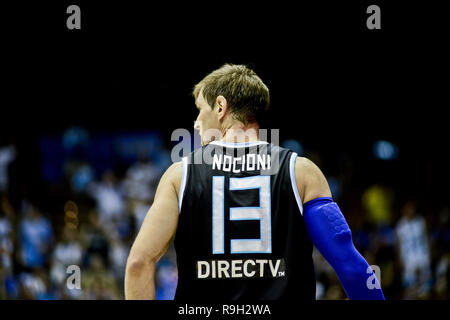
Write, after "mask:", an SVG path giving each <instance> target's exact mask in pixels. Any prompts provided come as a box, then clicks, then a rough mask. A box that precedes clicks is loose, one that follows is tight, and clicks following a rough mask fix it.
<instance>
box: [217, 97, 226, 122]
mask: <svg viewBox="0 0 450 320" xmlns="http://www.w3.org/2000/svg"><path fill="white" fill-rule="evenodd" d="M216 104H217V107H216V108H217V109H216V112H217V115H218V117H219V120H222V119H223V117H224V116H225V115H226V113H227V111H228V103H227V99H225V97H224V96H218V97H217V98H216Z"/></svg>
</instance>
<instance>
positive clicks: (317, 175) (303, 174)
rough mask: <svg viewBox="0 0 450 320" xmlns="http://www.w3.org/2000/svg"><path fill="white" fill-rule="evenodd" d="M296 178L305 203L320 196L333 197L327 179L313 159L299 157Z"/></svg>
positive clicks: (296, 162)
mask: <svg viewBox="0 0 450 320" xmlns="http://www.w3.org/2000/svg"><path fill="white" fill-rule="evenodd" d="M295 179H296V182H297V188H298V192H299V194H300V197H301V199H302V201H303V203H306V202H308V201H310V200H313V199H316V198H319V197H331V191H330V187H329V186H328V182H327V179H326V178H325V176H324V175H323V173H322V171H321V170H320V169H319V167H317V166H316V165H315V164H314V162H312V161H311V160H309V159H307V158H303V157H297V160H296V161H295Z"/></svg>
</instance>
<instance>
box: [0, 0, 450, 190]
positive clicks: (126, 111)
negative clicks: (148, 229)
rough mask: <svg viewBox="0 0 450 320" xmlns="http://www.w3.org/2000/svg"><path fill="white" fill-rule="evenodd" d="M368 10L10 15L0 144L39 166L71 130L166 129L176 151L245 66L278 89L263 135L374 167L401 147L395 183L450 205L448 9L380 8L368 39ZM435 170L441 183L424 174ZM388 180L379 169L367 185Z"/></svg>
mask: <svg viewBox="0 0 450 320" xmlns="http://www.w3.org/2000/svg"><path fill="white" fill-rule="evenodd" d="M69 4H78V5H80V7H81V20H82V29H81V30H68V29H67V28H66V19H67V17H68V14H66V13H65V11H66V8H67V6H68V5H69ZM369 4H372V3H371V2H370V3H369V2H360V3H357V4H355V3H347V2H345V1H339V2H331V1H330V2H323V1H321V2H316V1H314V2H313V1H307V2H302V3H299V4H296V3H293V2H272V3H261V2H257V1H249V2H243V1H241V2H235V1H232V2H230V1H217V2H214V4H211V3H208V2H195V3H194V2H193V3H186V2H182V3H176V2H167V3H165V4H162V3H158V4H153V3H152V4H150V3H147V4H142V3H137V2H136V3H125V2H117V1H95V3H93V2H87V1H75V2H67V1H62V2H60V1H58V2H45V3H44V2H39V3H36V2H33V3H24V2H22V3H21V4H20V5H18V4H17V5H9V6H6V7H5V8H4V10H2V11H3V14H2V15H3V17H2V23H4V24H5V26H6V29H5V28H4V29H3V31H4V35H5V37H4V40H3V45H2V47H3V50H2V51H3V52H4V53H6V54H5V55H4V58H3V61H4V70H3V72H2V73H3V75H2V76H3V78H4V80H5V81H4V82H3V85H2V89H3V90H2V91H3V101H4V102H3V103H2V117H1V118H2V121H1V130H2V139H8V138H5V137H9V138H10V137H11V136H12V137H14V139H15V141H16V143H19V144H25V145H27V149H28V150H29V151H30V155H29V156H30V157H31V158H33V152H34V151H32V150H33V148H32V147H33V145H34V144H33V141H35V139H38V138H39V136H40V135H42V134H58V133H60V132H61V131H62V130H64V128H66V127H68V126H69V125H74V124H75V125H81V126H84V127H86V128H87V129H89V130H90V131H94V132H95V131H117V130H148V129H150V128H151V129H161V131H162V132H163V133H164V134H165V135H166V139H165V140H166V141H168V140H169V139H170V134H171V132H172V131H173V130H174V129H176V128H191V126H192V124H193V120H194V119H195V117H196V110H195V108H194V104H193V99H192V96H191V89H192V87H193V86H194V85H195V84H196V83H197V82H198V81H199V80H201V78H202V77H203V76H205V75H206V74H207V73H209V72H210V71H212V70H214V69H216V68H218V67H219V66H221V65H222V64H223V63H226V62H231V63H244V64H247V65H249V66H250V67H252V68H253V69H254V70H255V71H256V72H257V73H258V74H259V75H260V76H261V78H262V79H263V80H264V81H265V82H266V83H267V85H268V86H269V88H270V90H271V96H272V106H271V110H270V112H269V114H268V116H267V120H268V121H266V122H265V123H264V124H263V127H265V128H279V129H280V134H281V140H284V139H288V138H296V139H301V141H302V142H303V143H305V144H307V145H312V146H314V148H315V149H317V150H320V151H321V152H324V153H327V154H329V155H333V153H335V152H337V151H343V150H344V151H348V152H350V153H352V154H353V155H357V156H360V157H364V155H366V154H367V157H370V156H371V155H370V153H371V147H372V143H373V141H375V140H377V139H386V140H389V141H392V142H394V143H397V144H398V145H399V147H400V150H401V152H400V159H401V160H402V161H403V163H402V165H401V166H400V167H399V168H396V169H399V170H397V171H395V174H396V177H395V179H394V180H395V181H403V180H404V179H408V180H410V181H411V183H408V184H407V186H408V187H410V188H411V190H410V191H414V190H417V191H418V192H430V193H437V195H439V196H444V195H446V192H447V190H444V189H446V185H447V181H448V177H449V175H448V170H447V168H446V162H447V161H446V160H447V158H445V157H444V156H446V135H447V130H446V126H447V120H446V116H445V114H446V113H445V106H446V105H447V103H446V101H447V100H448V99H447V95H446V91H448V80H447V78H448V72H447V71H448V59H447V58H448V49H447V48H446V47H447V46H446V41H445V39H447V38H448V37H446V36H448V33H446V30H445V27H446V26H445V19H444V12H445V10H443V8H441V9H442V10H441V9H440V7H439V6H437V5H436V4H432V3H427V5H425V4H423V3H422V4H421V3H414V2H410V1H404V2H402V1H400V2H396V4H395V5H394V4H392V3H391V2H380V1H378V2H377V4H378V5H380V7H381V11H382V18H381V19H382V29H381V30H368V29H367V28H366V19H367V16H368V14H366V12H365V10H366V8H367V6H368V5H369ZM5 31H6V32H5ZM5 98H6V99H5ZM169 145H170V142H169ZM33 164H35V161H31V163H30V165H31V166H32V165H33ZM367 164H368V166H369V167H371V163H370V162H367ZM427 168H428V169H427ZM325 169H326V168H325ZM425 170H428V171H431V176H430V175H427V177H425V176H423V174H422V173H423V172H424V171H425ZM383 172H385V170H384V169H383V168H381V169H380V172H371V171H370V170H369V171H368V172H367V173H366V174H365V176H364V177H362V178H361V179H362V180H366V179H367V175H369V176H370V175H372V174H373V175H374V176H375V177H379V176H380V174H383ZM429 173H430V172H429ZM384 175H386V176H391V174H390V173H389V174H386V173H384ZM436 184H439V187H437V186H436Z"/></svg>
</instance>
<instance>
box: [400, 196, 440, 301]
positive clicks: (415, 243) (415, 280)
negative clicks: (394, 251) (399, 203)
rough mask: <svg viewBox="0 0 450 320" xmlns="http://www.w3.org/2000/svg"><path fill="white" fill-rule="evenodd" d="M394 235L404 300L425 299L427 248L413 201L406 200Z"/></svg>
mask: <svg viewBox="0 0 450 320" xmlns="http://www.w3.org/2000/svg"><path fill="white" fill-rule="evenodd" d="M401 214H402V216H401V218H400V220H399V221H398V222H397V225H396V228H395V232H396V237H397V244H398V253H399V258H400V262H401V267H402V278H403V286H404V289H405V296H404V297H405V298H407V299H416V298H425V297H427V295H428V294H429V291H430V289H431V280H432V279H431V264H430V248H429V244H428V236H427V229H426V224H425V220H424V219H423V217H422V216H420V215H419V214H418V212H417V204H416V202H415V201H412V200H410V201H408V202H406V203H405V205H404V206H403V208H402V212H401Z"/></svg>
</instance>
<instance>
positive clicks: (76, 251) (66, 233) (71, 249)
mask: <svg viewBox="0 0 450 320" xmlns="http://www.w3.org/2000/svg"><path fill="white" fill-rule="evenodd" d="M82 258H83V249H82V247H81V245H80V243H79V241H78V239H77V231H76V230H75V229H72V228H69V227H67V226H66V227H64V229H63V232H62V237H61V240H60V241H59V242H58V243H56V245H55V247H54V249H53V255H52V261H51V268H50V278H51V280H52V283H54V284H55V285H57V286H63V285H65V281H66V278H67V273H66V270H67V267H68V266H70V265H77V266H80V265H81V263H82Z"/></svg>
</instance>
